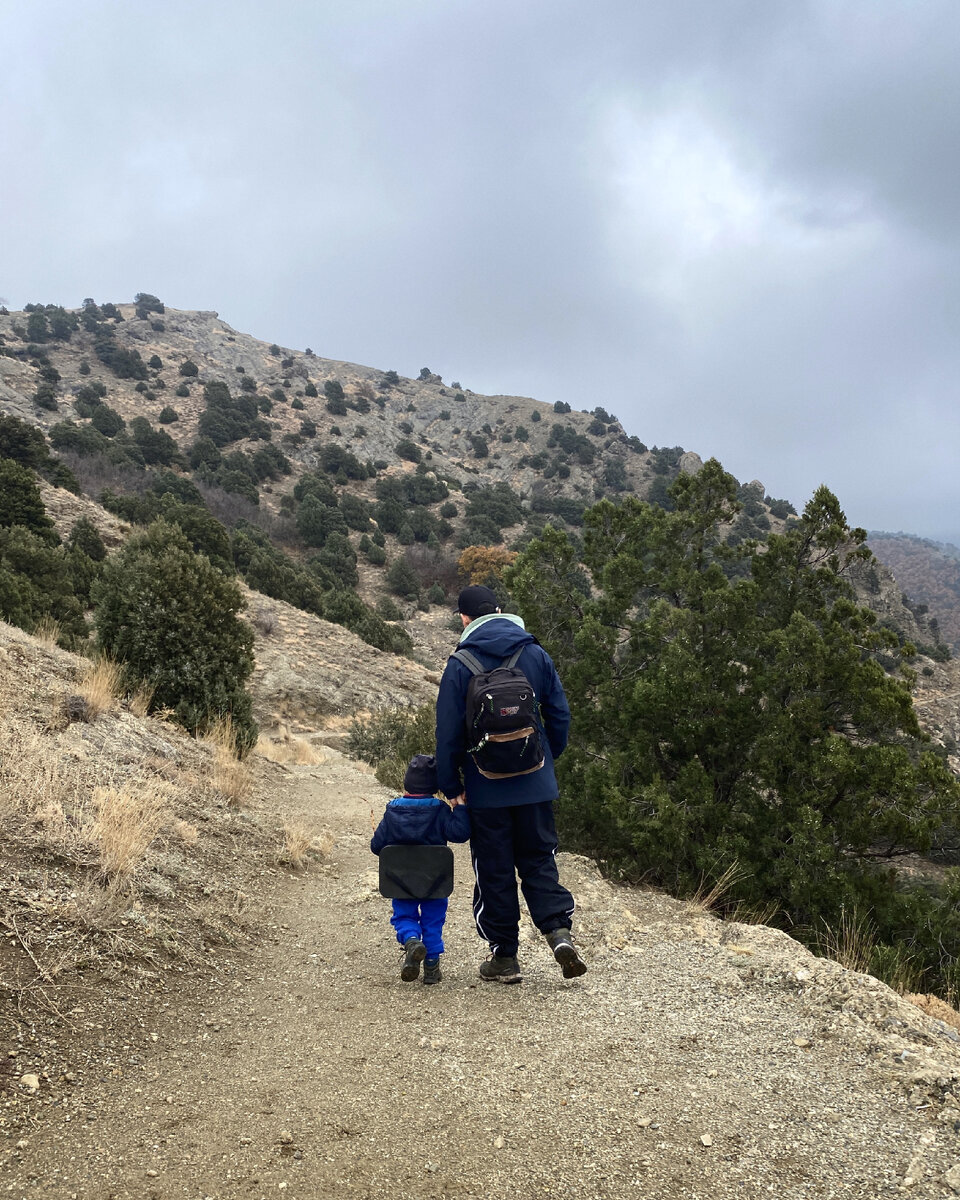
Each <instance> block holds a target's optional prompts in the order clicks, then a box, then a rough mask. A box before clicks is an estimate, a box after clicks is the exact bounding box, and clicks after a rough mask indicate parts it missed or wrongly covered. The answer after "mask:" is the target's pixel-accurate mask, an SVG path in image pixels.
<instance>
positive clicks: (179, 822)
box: [168, 817, 200, 846]
mask: <svg viewBox="0 0 960 1200" xmlns="http://www.w3.org/2000/svg"><path fill="white" fill-rule="evenodd" d="M168 828H169V830H170V832H171V833H172V834H174V836H175V837H178V838H179V839H180V841H181V842H183V843H184V845H186V846H193V845H195V844H196V841H197V838H199V836H200V831H199V829H197V827H196V825H191V824H190V822H189V821H184V820H183V819H182V818H181V817H174V818H173V820H172V821H171V822H170V824H169V826H168Z"/></svg>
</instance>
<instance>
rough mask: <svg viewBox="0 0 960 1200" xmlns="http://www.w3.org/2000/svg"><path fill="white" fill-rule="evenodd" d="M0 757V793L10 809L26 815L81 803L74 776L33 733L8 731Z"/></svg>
mask: <svg viewBox="0 0 960 1200" xmlns="http://www.w3.org/2000/svg"><path fill="white" fill-rule="evenodd" d="M4 740H5V743H6V744H5V746H4V751H5V753H4V754H3V755H2V757H0V785H2V786H0V792H2V794H3V796H4V799H5V801H6V804H7V806H8V807H9V808H13V809H16V810H18V811H19V812H21V813H25V814H27V815H30V814H33V813H36V812H41V811H47V810H50V809H52V808H59V809H61V810H62V809H64V808H65V807H70V808H73V807H77V806H79V805H80V802H81V799H82V797H81V794H80V784H79V781H78V779H77V777H76V774H75V773H74V772H73V771H72V770H70V769H69V768H68V767H67V766H66V765H65V764H64V763H63V761H62V760H61V759H60V758H59V757H58V756H57V755H55V754H51V752H50V744H49V742H48V740H47V739H45V738H43V737H42V736H41V735H40V734H39V733H36V732H34V731H29V730H27V731H24V730H23V729H20V730H16V729H14V730H8V736H7V737H6V738H5V739H4Z"/></svg>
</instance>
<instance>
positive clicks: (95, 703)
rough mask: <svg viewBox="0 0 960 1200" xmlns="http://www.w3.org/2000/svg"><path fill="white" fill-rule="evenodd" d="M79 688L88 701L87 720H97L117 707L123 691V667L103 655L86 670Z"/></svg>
mask: <svg viewBox="0 0 960 1200" xmlns="http://www.w3.org/2000/svg"><path fill="white" fill-rule="evenodd" d="M78 690H79V692H80V695H81V696H82V697H83V698H84V700H86V702H87V720H88V721H95V720H96V719H97V717H99V716H101V715H102V714H103V713H107V712H110V711H111V710H112V709H113V708H114V707H115V705H116V703H117V699H118V697H119V696H120V694H121V692H122V691H123V668H122V667H121V666H120V664H119V663H115V662H114V661H113V659H112V658H107V657H106V656H105V655H103V656H101V657H100V658H97V659H96V660H95V661H94V662H92V663H90V665H89V666H88V667H87V668H86V669H85V670H84V672H83V675H82V676H81V677H80V683H79V689H78Z"/></svg>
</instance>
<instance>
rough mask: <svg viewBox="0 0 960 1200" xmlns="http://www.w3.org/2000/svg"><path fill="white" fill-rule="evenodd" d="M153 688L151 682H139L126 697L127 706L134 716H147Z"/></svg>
mask: <svg viewBox="0 0 960 1200" xmlns="http://www.w3.org/2000/svg"><path fill="white" fill-rule="evenodd" d="M155 690H156V689H155V688H154V686H153V684H152V683H141V684H140V685H139V687H136V688H134V690H133V691H132V692H131V693H130V695H129V696H128V697H127V708H128V709H129V710H130V712H131V713H133V715H134V716H135V717H140V718H141V719H142V718H143V717H146V716H149V714H150V704H151V702H152V701H153V693H154V691H155Z"/></svg>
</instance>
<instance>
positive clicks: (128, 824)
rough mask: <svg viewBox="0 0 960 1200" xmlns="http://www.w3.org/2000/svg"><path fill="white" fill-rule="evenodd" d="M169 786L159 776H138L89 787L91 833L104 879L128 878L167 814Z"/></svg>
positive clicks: (169, 801)
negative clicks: (118, 784) (92, 811)
mask: <svg viewBox="0 0 960 1200" xmlns="http://www.w3.org/2000/svg"><path fill="white" fill-rule="evenodd" d="M170 793H171V788H170V786H169V784H166V783H164V782H163V781H162V780H159V779H153V780H138V781H137V782H136V783H135V784H127V785H125V786H123V787H99V788H95V789H94V791H93V804H94V807H95V809H96V817H95V818H94V820H93V823H92V827H91V831H90V832H91V837H92V839H93V841H94V844H95V845H96V848H97V851H98V854H99V858H100V871H101V873H102V874H103V876H104V877H105V878H106V879H112V880H117V881H124V880H128V879H130V878H131V877H132V876H133V874H134V872H135V871H136V869H137V867H138V866H139V865H140V862H141V861H142V859H143V856H144V855H145V854H146V852H147V850H148V849H149V848H150V845H151V844H152V842H153V840H154V838H156V836H157V835H158V834H159V832H160V830H161V829H162V828H163V827H164V825H166V824H167V823H168V821H169V820H170V816H171V795H170Z"/></svg>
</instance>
